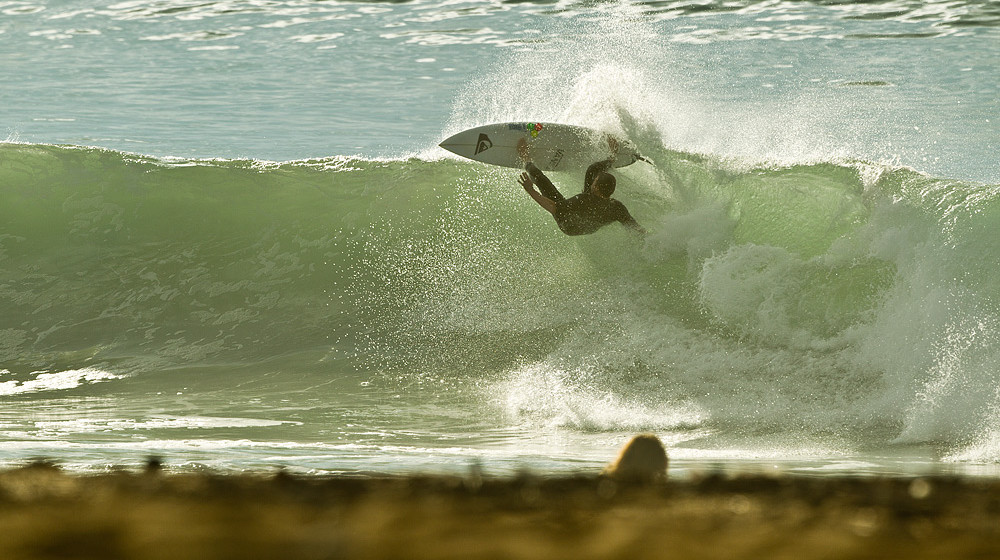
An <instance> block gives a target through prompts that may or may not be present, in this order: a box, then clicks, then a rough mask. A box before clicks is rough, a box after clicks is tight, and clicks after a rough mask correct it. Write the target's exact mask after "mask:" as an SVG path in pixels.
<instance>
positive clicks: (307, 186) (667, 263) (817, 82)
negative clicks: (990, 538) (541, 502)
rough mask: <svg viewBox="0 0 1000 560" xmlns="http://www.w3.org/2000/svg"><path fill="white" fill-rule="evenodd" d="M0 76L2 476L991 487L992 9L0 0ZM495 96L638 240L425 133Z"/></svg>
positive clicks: (999, 213) (569, 183)
mask: <svg viewBox="0 0 1000 560" xmlns="http://www.w3.org/2000/svg"><path fill="white" fill-rule="evenodd" d="M0 74H2V75H3V77H4V79H3V80H2V82H0V139H2V138H4V137H6V142H3V143H0V466H6V465H13V464H20V463H22V462H24V461H26V460H30V459H32V458H39V457H50V458H56V459H57V460H59V461H60V462H61V463H62V464H63V465H64V466H66V467H68V468H71V469H76V470H81V471H100V470H104V469H108V468H111V467H114V466H126V467H128V466H136V465H139V464H141V463H143V462H144V461H145V460H146V459H147V457H150V456H159V457H162V458H163V460H164V461H165V463H166V465H167V468H168V469H175V470H196V469H202V468H210V469H215V470H221V471H244V470H250V471H261V470H263V471H267V470H270V469H274V468H278V467H283V468H285V469H288V470H290V471H292V472H302V473H370V472H379V473H407V472H448V473H463V472H466V471H467V470H468V469H470V468H481V469H482V470H483V471H485V472H486V473H490V474H507V473H513V472H517V471H520V470H522V469H529V470H532V471H535V472H540V473H564V472H576V471H579V470H591V469H596V468H599V467H600V466H602V465H603V464H605V463H606V462H607V461H608V460H610V459H611V458H612V457H613V456H614V454H615V452H616V450H617V448H618V447H619V446H620V445H621V444H622V443H623V442H624V441H626V440H627V438H628V437H629V436H630V435H632V434H634V433H636V432H639V431H651V432H654V433H656V434H657V435H659V436H660V437H661V438H662V439H663V440H664V442H666V443H667V444H668V447H669V453H670V456H671V460H672V466H671V469H672V470H673V472H675V473H677V475H681V476H682V475H683V474H684V473H685V472H693V471H696V470H699V469H715V468H734V469H780V470H785V471H793V472H803V473H825V472H841V473H856V474H868V473H883V474H903V475H906V474H920V473H928V472H954V473H961V474H969V475H986V476H997V475H1000V466H998V465H1000V274H998V272H997V271H998V269H1000V163H998V160H1000V158H998V154H1000V126H998V122H1000V80H998V76H1000V8H998V6H997V3H996V2H985V1H979V2H973V1H962V0H952V1H947V2H918V1H907V0H896V1H881V2H880V1H874V2H871V1H866V2H849V1H839V0H816V1H792V0H784V1H781V0H777V1H760V2H756V1H749V0H744V1H738V0H737V1H723V0H703V1H665V2H644V3H640V2H625V1H622V2H575V1H538V2H499V1H462V0H415V1H412V2H389V1H386V2H377V1H372V2H339V1H328V2H323V1H306V0H286V1H280V0H270V1H264V0H259V1H239V2H235V1H211V0H207V1H206V0H199V1H197V2H192V1H186V0H159V1H152V2H149V1H144V2H132V1H125V2H101V1H96V0H80V1H76V2H42V1H0ZM516 120H530V121H554V122H564V123H569V124H578V125H585V126H591V127H595V128H599V129H602V130H606V131H609V132H615V133H618V134H622V135H624V136H627V137H628V138H630V139H631V140H632V141H634V142H635V143H636V144H637V145H638V146H639V148H640V150H641V151H642V153H644V154H645V155H646V156H648V157H650V158H651V159H652V160H653V161H654V162H655V164H654V165H648V164H645V163H637V164H634V165H632V166H629V167H626V168H623V169H620V170H619V171H618V173H617V175H618V179H619V187H618V192H617V194H616V197H617V198H619V199H620V200H622V201H623V202H625V203H626V204H627V205H628V207H629V208H630V210H631V211H632V213H633V215H635V216H636V218H637V219H638V220H639V222H640V223H642V224H643V225H644V226H645V227H646V228H647V229H649V230H650V234H649V235H648V236H647V237H645V238H643V239H637V238H636V237H634V236H631V235H629V234H628V233H627V232H626V231H625V230H624V229H623V228H619V227H617V226H611V227H608V228H605V229H603V230H601V231H600V232H598V233H597V234H595V235H592V236H585V237H580V238H569V237H566V236H563V235H562V234H561V233H559V232H558V230H557V229H556V228H555V225H554V224H553V223H552V221H551V219H550V218H549V217H548V216H547V215H545V213H544V212H542V211H541V210H540V209H539V208H538V207H537V206H535V205H534V203H533V202H532V201H531V200H530V199H528V197H527V196H525V194H524V193H523V192H522V191H521V189H520V187H519V186H517V184H516V182H515V179H516V176H517V172H516V170H510V169H501V168H495V167H489V166H485V165H482V164H477V163H474V162H471V161H467V160H461V159H457V158H455V157H452V156H450V155H449V154H447V153H446V152H444V151H443V150H441V149H440V148H437V147H436V144H437V142H439V141H440V140H441V139H443V138H445V137H447V136H449V135H450V134H452V133H454V132H457V131H459V130H462V129H464V128H468V127H471V126H475V125H479V124H484V123H490V122H504V121H516ZM4 131H5V134H4ZM582 172H583V170H582V169H581V170H579V172H576V173H574V172H568V173H562V174H553V179H554V180H555V181H556V182H557V184H559V185H560V186H562V187H563V188H564V190H566V191H567V192H571V191H575V190H576V189H577V188H578V185H579V183H580V182H581V176H582Z"/></svg>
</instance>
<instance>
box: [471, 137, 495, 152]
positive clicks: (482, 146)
mask: <svg viewBox="0 0 1000 560" xmlns="http://www.w3.org/2000/svg"><path fill="white" fill-rule="evenodd" d="M492 147H493V141H492V140H490V137H489V136H487V135H485V134H480V135H479V141H478V142H476V152H475V153H476V154H481V153H483V152H485V151H486V150H488V149H490V148H492Z"/></svg>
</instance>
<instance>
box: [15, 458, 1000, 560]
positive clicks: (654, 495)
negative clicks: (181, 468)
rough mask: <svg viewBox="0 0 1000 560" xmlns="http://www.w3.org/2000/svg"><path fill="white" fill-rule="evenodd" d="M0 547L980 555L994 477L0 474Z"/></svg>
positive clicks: (990, 525)
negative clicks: (641, 479) (649, 479)
mask: <svg viewBox="0 0 1000 560" xmlns="http://www.w3.org/2000/svg"><path fill="white" fill-rule="evenodd" d="M0 527H3V531H0V558H4V559H35V558H39V559H41V558H46V559H48V558H53V559H54V558H59V559H63V558H100V559H104V560H113V559H132V558H135V559H164V560H166V559H170V560H178V559H203V558H204V559H207V558H213V559H214V558H226V559H228V558H233V559H241V560H245V559H257V558H259V559H271V558H274V559H279V558H280V559H289V558H307V559H312V558H316V559H338V558H413V559H421V558H456V559H459V558H461V559H468V558H498V559H500V558H512V559H518V558H538V559H553V558H567V559H569V558H572V559H590V558H719V559H733V558H748V559H749V558H753V559H762V558H770V559H781V558H788V559H792V558H794V559H803V558H812V559H816V558H908V559H909V558H948V559H954V558H997V557H1000V481H997V480H992V479H968V478H966V479H958V478H946V477H929V478H858V477H844V476H825V477H803V476H764V475H741V476H734V475H706V476H700V477H693V478H691V479H690V480H684V481H677V480H670V479H668V480H666V481H659V482H653V483H626V482H614V481H612V480H611V479H609V478H603V477H599V476H596V475H593V476H591V475H588V476H577V477H560V478H546V477H535V476H528V475H524V476H519V477H513V478H499V479H494V478H481V477H480V476H478V475H475V474H471V475H470V476H469V477H466V478H459V477H442V476H429V477H421V476H410V477H371V476H370V477H360V476H358V477H354V476H345V477H297V476H289V475H286V474H283V473H278V474H256V475H253V474H244V475H222V474H210V473H209V474H205V473H197V474H166V473H163V472H161V471H160V470H159V469H155V468H154V469H150V470H149V471H147V472H116V473H110V474H101V475H79V474H70V473H66V472H64V471H61V470H59V469H58V468H56V467H54V466H51V465H48V464H36V465H30V466H27V467H24V468H19V469H14V470H9V471H6V472H2V473H0Z"/></svg>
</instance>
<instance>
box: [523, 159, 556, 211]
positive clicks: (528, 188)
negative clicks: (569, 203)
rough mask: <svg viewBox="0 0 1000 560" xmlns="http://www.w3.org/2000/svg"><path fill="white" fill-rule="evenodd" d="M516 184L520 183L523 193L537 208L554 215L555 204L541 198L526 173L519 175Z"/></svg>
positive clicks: (543, 197)
mask: <svg viewBox="0 0 1000 560" xmlns="http://www.w3.org/2000/svg"><path fill="white" fill-rule="evenodd" d="M532 167H534V166H532ZM518 182H519V183H521V186H522V187H524V191H525V192H527V193H528V194H529V195H530V196H531V198H532V199H533V200H534V201H535V202H537V203H538V205H539V206H541V207H542V208H544V209H545V210H546V211H547V212H548V213H549V214H552V215H553V216H554V215H555V213H556V202H555V201H554V200H552V199H551V198H546V197H545V196H542V193H540V192H538V191H537V190H535V183H534V182H532V180H531V176H530V175H528V173H527V172H524V173H521V178H520V180H518Z"/></svg>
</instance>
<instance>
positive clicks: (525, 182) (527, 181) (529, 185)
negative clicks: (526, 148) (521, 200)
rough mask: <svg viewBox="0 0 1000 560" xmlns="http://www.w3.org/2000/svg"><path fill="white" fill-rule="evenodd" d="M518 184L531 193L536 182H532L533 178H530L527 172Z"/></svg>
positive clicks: (522, 174)
mask: <svg viewBox="0 0 1000 560" xmlns="http://www.w3.org/2000/svg"><path fill="white" fill-rule="evenodd" d="M517 182H518V183H521V186H522V187H524V190H526V191H531V190H532V189H533V188H534V187H535V183H534V181H532V180H531V177H529V176H528V173H527V172H524V173H521V178H520V179H518V180H517Z"/></svg>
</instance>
